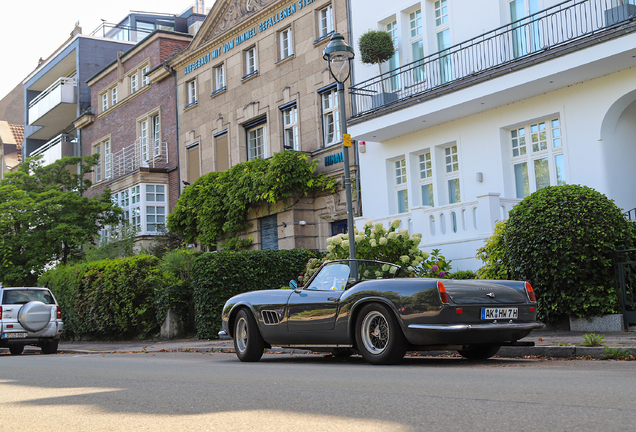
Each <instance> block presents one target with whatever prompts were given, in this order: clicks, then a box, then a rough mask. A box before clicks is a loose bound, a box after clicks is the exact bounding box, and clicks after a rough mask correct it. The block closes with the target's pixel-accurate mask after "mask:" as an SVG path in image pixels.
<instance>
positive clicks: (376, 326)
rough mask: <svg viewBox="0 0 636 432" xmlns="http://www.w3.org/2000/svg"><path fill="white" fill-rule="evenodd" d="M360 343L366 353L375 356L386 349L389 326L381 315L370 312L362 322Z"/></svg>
mask: <svg viewBox="0 0 636 432" xmlns="http://www.w3.org/2000/svg"><path fill="white" fill-rule="evenodd" d="M362 342H363V343H364V347H365V348H366V349H367V351H369V352H371V353H373V354H376V355H377V354H380V353H382V352H383V351H384V350H385V349H386V347H387V345H388V344H389V324H388V323H387V322H386V318H384V316H383V315H382V314H381V313H379V312H377V311H373V312H370V313H368V314H367V315H366V316H365V317H364V319H363V320H362Z"/></svg>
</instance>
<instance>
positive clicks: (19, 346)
mask: <svg viewBox="0 0 636 432" xmlns="http://www.w3.org/2000/svg"><path fill="white" fill-rule="evenodd" d="M62 330H64V323H62V314H61V313H60V307H59V306H58V305H57V301H56V300H55V297H54V296H53V293H51V291H49V290H48V289H47V288H37V287H33V288H25V287H21V288H3V287H2V285H0V331H1V332H2V333H0V336H2V337H1V338H0V348H9V351H10V352H11V354H13V355H18V354H22V351H24V346H25V345H35V346H38V347H40V348H42V353H43V354H55V353H56V352H57V345H58V342H59V340H60V335H61V334H62Z"/></svg>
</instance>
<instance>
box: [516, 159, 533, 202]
mask: <svg viewBox="0 0 636 432" xmlns="http://www.w3.org/2000/svg"><path fill="white" fill-rule="evenodd" d="M515 187H516V190H517V198H525V197H527V196H528V195H530V182H529V181H528V164H527V163H526V162H524V163H520V164H517V165H515Z"/></svg>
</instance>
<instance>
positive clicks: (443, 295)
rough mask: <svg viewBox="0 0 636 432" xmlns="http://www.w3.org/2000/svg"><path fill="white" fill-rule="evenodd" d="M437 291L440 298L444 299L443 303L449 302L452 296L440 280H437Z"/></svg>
mask: <svg viewBox="0 0 636 432" xmlns="http://www.w3.org/2000/svg"><path fill="white" fill-rule="evenodd" d="M437 291H438V292H439V298H440V299H442V303H444V304H449V303H450V298H449V297H448V293H447V292H446V287H445V286H444V284H443V283H441V282H440V281H437Z"/></svg>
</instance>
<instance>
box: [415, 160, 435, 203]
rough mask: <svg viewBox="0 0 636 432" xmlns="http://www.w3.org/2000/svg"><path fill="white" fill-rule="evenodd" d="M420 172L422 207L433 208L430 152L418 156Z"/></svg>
mask: <svg viewBox="0 0 636 432" xmlns="http://www.w3.org/2000/svg"><path fill="white" fill-rule="evenodd" d="M418 163H419V170H420V190H421V193H422V205H425V206H431V207H434V206H435V199H434V196H433V166H432V163H431V152H430V151H429V152H426V153H422V154H421V155H419V156H418Z"/></svg>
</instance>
